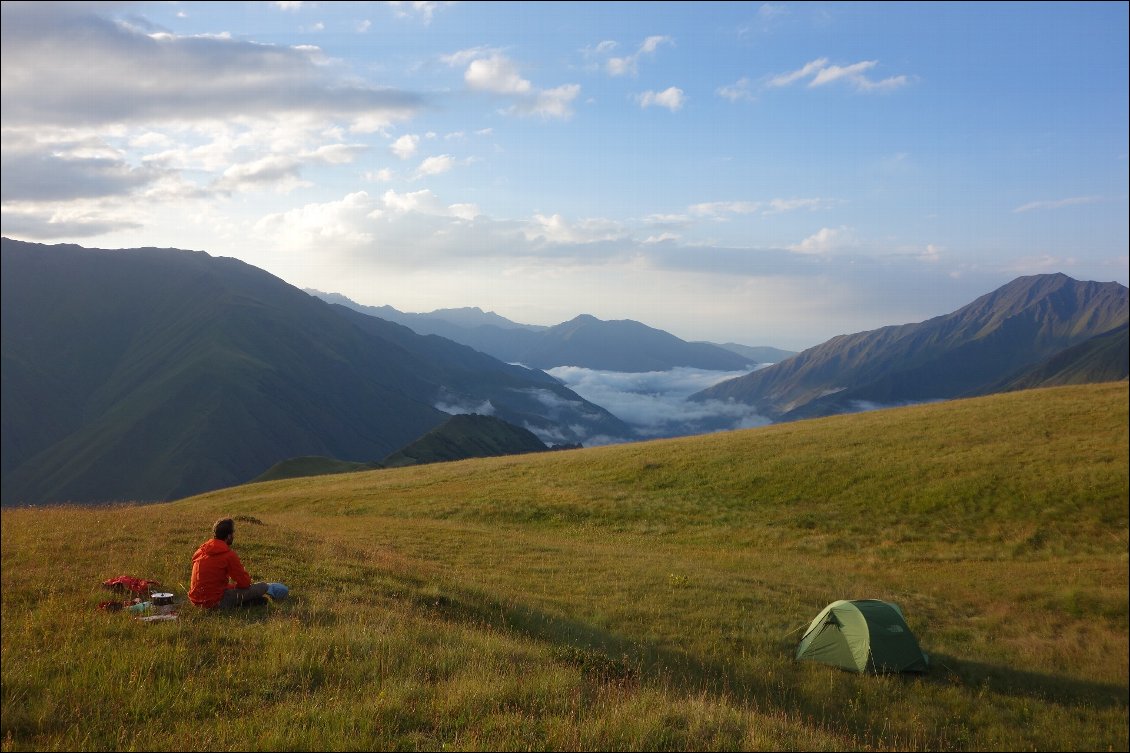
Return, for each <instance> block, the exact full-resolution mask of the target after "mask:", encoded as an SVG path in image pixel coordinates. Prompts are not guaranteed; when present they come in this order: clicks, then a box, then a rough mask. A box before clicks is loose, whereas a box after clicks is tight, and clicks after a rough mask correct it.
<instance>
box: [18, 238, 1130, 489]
mask: <svg viewBox="0 0 1130 753" xmlns="http://www.w3.org/2000/svg"><path fill="white" fill-rule="evenodd" d="M0 283H2V320H0V321H2V333H0V334H2V337H0V356H2V367H3V380H2V390H0V413H2V415H0V435H2V452H0V471H2V477H3V480H2V487H0V495H2V496H0V502H2V503H3V504H20V503H50V502H64V501H70V502H80V503H81V502H106V501H115V500H132V501H156V500H164V499H172V498H178V497H183V496H187V495H190V494H194V493H197V492H202V491H207V490H211V489H215V488H219V487H223V486H230V485H235V484H240V483H244V482H246V481H249V480H252V479H255V478H257V477H259V476H260V475H261V474H263V473H264V470H265V469H271V468H273V467H275V466H276V464H278V463H280V461H285V460H287V459H294V460H293V467H291V468H290V469H289V470H287V471H286V473H287V474H288V475H296V474H294V473H293V471H294V469H295V468H305V469H306V471H304V472H302V473H299V474H297V475H307V472H317V473H321V472H326V469H327V468H328V469H331V470H337V471H341V470H343V469H346V470H348V469H355V468H372V467H379V466H381V465H383V464H385V463H388V462H393V461H394V460H395V463H396V464H400V463H402V462H432V461H433V460H445V459H455V458H459V457H469V456H475V455H476V454H483V453H486V454H500V453H507V452H525V451H539V450H540V449H544V446H545V445H547V444H551V443H552V444H566V445H568V444H574V443H576V442H578V441H580V440H581V439H582V438H584V437H588V436H593V435H604V436H608V437H616V436H619V437H626V436H631V435H632V431H631V429H630V427H628V426H627V425H626V424H625V423H624V422H623V421H621V420H620V419H619V418H617V417H616V416H614V415H612V414H611V413H609V412H608V411H607V410H605V409H604V408H602V407H600V406H598V405H596V404H594V403H592V402H589V401H586V400H584V399H583V398H581V397H580V396H578V395H577V394H576V393H574V392H572V391H571V390H569V389H568V388H566V387H565V386H564V385H562V384H561V383H560V382H559V381H557V380H556V379H554V378H553V377H551V376H549V375H548V374H545V373H544V372H542V371H539V370H537V369H533V368H526V367H524V366H518V365H514V364H513V363H506V362H503V361H502V360H500V359H499V358H496V357H492V356H491V355H488V354H485V353H482V352H478V351H476V350H474V349H472V348H471V347H468V346H466V345H463V344H459V343H457V342H454V341H452V340H450V339H447V338H444V337H440V336H437V335H434V334H432V335H423V334H419V333H417V332H414V331H412V330H411V329H409V328H408V327H406V326H403V325H400V324H397V323H394V322H391V321H387V320H384V319H381V318H378V317H375V316H371V315H368V314H365V313H362V312H360V311H357V310H355V308H354V307H348V306H343V305H338V304H332V303H329V302H327V301H324V300H321V299H319V298H316V297H314V296H312V295H308V294H307V293H304V292H303V291H301V290H299V289H297V288H295V287H293V286H291V285H288V284H287V283H285V282H283V281H282V280H279V279H278V278H276V277H273V276H272V275H270V274H268V273H266V272H264V271H263V270H260V269H257V268H255V267H252V266H250V265H247V264H245V263H243V262H240V261H237V260H234V259H228V258H216V257H212V256H209V255H208V254H206V253H203V252H198V251H197V252H193V251H181V250H177V249H156V248H145V249H127V250H116V251H108V250H102V249H87V248H82V247H79V246H74V245H55V246H47V245H41V244H33V243H25V242H22V241H15V240H10V239H6V238H5V239H3V240H2V241H0ZM1127 308H1128V307H1127V289H1126V287H1125V286H1123V285H1119V284H1117V283H1098V282H1079V281H1076V280H1073V279H1071V278H1070V277H1067V276H1065V275H1058V274H1057V275H1039V276H1034V277H1022V278H1019V279H1017V280H1014V281H1013V282H1011V283H1009V284H1008V285H1005V286H1004V287H1002V288H1000V289H998V290H996V291H993V292H992V293H989V294H987V295H985V296H982V297H981V298H979V299H977V300H976V301H974V302H973V303H971V304H969V305H968V306H965V307H963V308H961V309H959V310H957V311H955V312H953V313H951V314H947V315H944V316H939V317H935V318H933V319H930V320H928V321H925V322H921V323H918V324H904V325H898V326H892V327H884V328H881V329H878V330H873V331H869V332H861V333H857V334H853V335H843V336H840V337H837V338H833V339H832V340H829V341H828V342H826V343H823V344H822V345H818V346H816V347H815V348H810V349H808V350H806V351H804V352H802V353H799V354H797V355H795V356H793V357H791V358H788V359H786V360H783V361H781V362H779V363H776V364H775V365H773V366H770V367H768V368H764V369H761V370H758V371H754V372H752V373H750V374H747V375H746V376H743V377H739V378H737V379H733V380H729V381H726V382H723V383H721V384H719V385H716V386H715V387H712V388H710V389H707V390H704V391H702V392H699V393H697V394H696V395H694V396H693V398H694V399H696V400H708V399H710V400H722V401H728V400H734V401H739V402H743V403H747V404H749V405H752V406H754V407H755V408H756V410H757V411H758V412H759V413H760V414H762V415H764V416H767V417H769V418H771V419H773V420H778V421H781V420H792V419H797V418H806V417H812V416H822V415H829V414H833V413H841V412H848V411H854V410H859V409H861V408H864V407H874V406H876V405H894V404H902V403H908V402H922V401H930V400H941V399H948V398H953V397H962V396H972V395H978V394H986V393H989V392H998V391H1007V390H1013V389H1025V388H1028V387H1034V386H1045V385H1055V384H1072V383H1080V382H1093V381H1108V380H1115V379H1125V378H1126V377H1127V353H1128V350H1130V347H1128V336H1127V332H1128V328H1127V319H1128V316H1127ZM452 311H453V310H441V312H434V314H435V315H434V316H431V318H432V319H433V320H435V321H444V322H446V324H444V325H442V326H453V327H462V328H463V329H465V330H478V331H480V332H485V331H487V330H489V329H492V328H493V329H495V330H497V331H498V332H502V333H510V335H511V336H513V337H515V342H519V341H520V342H519V344H520V347H521V348H522V352H521V354H520V355H521V357H517V355H516V354H511V356H510V357H509V358H508V359H507V360H514V361H523V362H532V363H549V362H550V361H552V362H554V364H555V365H562V364H566V363H568V360H567V359H568V357H569V354H573V355H574V356H575V357H576V359H577V362H580V363H588V364H589V365H588V368H591V369H600V368H603V369H610V370H640V371H646V370H655V369H663V368H672V364H673V363H683V364H686V363H687V361H680V360H679V359H687V358H695V359H697V358H702V359H704V360H699V361H695V362H694V363H697V364H698V365H699V367H700V368H707V366H705V365H703V364H706V363H712V364H715V365H718V364H721V363H723V362H722V361H712V360H710V359H713V358H715V357H717V352H718V351H721V352H722V353H727V351H725V350H724V349H722V348H719V347H717V346H713V345H711V344H703V343H686V342H684V341H681V340H678V338H675V337H674V336H672V335H669V334H668V333H665V332H662V331H661V330H655V329H652V328H650V327H646V326H645V325H642V324H640V323H638V322H631V321H620V322H602V321H600V320H598V319H595V318H594V317H588V316H581V317H577V318H576V319H574V320H572V321H570V322H565V323H562V324H560V325H557V326H556V327H546V328H537V327H531V326H528V325H518V324H515V323H513V322H508V320H505V319H503V318H502V317H498V316H497V315H496V314H489V313H484V312H482V311H480V310H478V309H463V310H458V312H459V314H458V315H455V314H452V313H451V312H452ZM439 314H443V315H444V316H449V317H453V318H454V319H456V320H457V321H461V322H462V324H458V323H456V322H452V321H448V320H446V319H442V317H441V316H439ZM418 316H420V317H422V318H423V319H427V318H429V315H418ZM421 320H422V319H421ZM464 325H467V326H464ZM527 336H529V337H531V338H533V339H529V340H526V339H523V338H526V337H527ZM645 346H647V347H645ZM706 346H709V347H706ZM513 347H515V348H517V347H519V345H514V346H513ZM602 351H603V352H602ZM616 351H620V352H619V353H617V352H616ZM629 354H630V357H628V355H629ZM730 355H734V354H730ZM737 357H739V358H743V363H745V362H746V361H747V360H748V359H744V357H742V356H737ZM540 359H548V360H540ZM562 359H566V360H562ZM584 359H590V360H588V361H585V360H584ZM574 365H575V364H574ZM470 413H477V414H482V415H483V416H485V417H487V418H488V419H489V420H484V421H479V422H475V421H470V420H468V421H454V422H451V421H450V419H451V416H452V415H453V414H470ZM445 422H449V427H448V429H450V431H441V432H439V433H430V432H432V431H433V430H434V429H436V428H437V427H439V426H440V425H441V424H444V423H445ZM499 427H503V428H504V430H502V431H500V430H499ZM527 432H528V433H530V435H531V436H533V438H534V440H536V442H531V441H529V437H528V436H526V433H527ZM504 435H505V436H504ZM539 445H540V447H539ZM398 453H400V454H399V455H397V454H398ZM397 457H398V458H399V459H396V458H397ZM382 461H383V462H382Z"/></svg>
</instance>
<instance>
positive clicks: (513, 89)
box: [447, 47, 581, 133]
mask: <svg viewBox="0 0 1130 753" xmlns="http://www.w3.org/2000/svg"><path fill="white" fill-rule="evenodd" d="M482 55H487V56H486V57H482ZM469 58H475V59H473V60H471V62H470V64H469V65H468V66H467V70H466V71H465V72H464V74H463V80H464V81H465V82H466V84H467V87H468V88H470V89H472V90H474V91H482V92H487V93H490V94H497V95H500V96H504V97H508V98H510V99H511V100H512V101H513V104H512V105H511V106H510V107H507V108H506V109H505V110H504V112H506V113H508V114H515V115H537V116H540V117H542V118H562V119H564V118H568V117H570V116H572V114H573V108H572V103H573V100H575V99H576V98H577V95H578V94H580V92H581V86H580V84H563V85H561V86H558V87H554V88H552V89H540V88H538V87H535V86H534V85H533V84H532V83H530V81H528V80H527V79H524V78H522V76H521V74H520V73H519V72H518V67H517V66H516V65H515V64H514V62H513V61H511V60H510V59H509V58H507V57H506V56H505V55H503V54H502V53H501V52H499V51H498V50H496V49H493V48H486V47H477V48H473V49H469V50H463V51H461V52H458V53H455V54H454V55H452V56H448V58H447V59H450V60H452V61H456V60H466V59H469ZM484 132H485V133H489V130H488V129H484V131H477V132H476V133H484Z"/></svg>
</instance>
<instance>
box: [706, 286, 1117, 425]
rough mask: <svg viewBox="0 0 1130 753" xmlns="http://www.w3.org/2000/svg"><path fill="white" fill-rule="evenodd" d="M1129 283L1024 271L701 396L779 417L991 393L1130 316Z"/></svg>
mask: <svg viewBox="0 0 1130 753" xmlns="http://www.w3.org/2000/svg"><path fill="white" fill-rule="evenodd" d="M1127 311H1128V306H1127V289H1126V287H1125V286H1123V285H1120V284H1118V283H1114V282H1109V283H1098V282H1079V281H1077V280H1073V279H1071V278H1070V277H1067V276H1066V275H1062V274H1054V275H1037V276H1033V277H1021V278H1018V279H1017V280H1014V281H1013V282H1011V283H1009V284H1007V285H1005V286H1003V287H1001V288H999V289H998V290H996V291H994V292H992V293H989V294H988V295H985V296H982V297H981V298H978V299H977V300H976V301H974V302H972V303H970V304H969V305H968V306H965V307H963V308H961V309H959V310H957V311H955V312H953V313H952V314H947V315H944V316H939V317H935V318H933V319H930V320H928V321H925V322H921V323H918V324H904V325H899V326H892V327H883V328H881V329H877V330H872V331H870V332H860V333H857V334H853V335H841V336H840V337H836V338H833V339H831V340H829V341H828V342H826V343H823V344H822V345H818V346H816V347H814V348H810V349H808V350H806V351H804V352H803V353H801V354H799V355H797V356H795V357H793V358H790V359H788V360H787V361H784V362H782V363H778V364H776V365H774V366H771V367H769V368H767V369H763V370H761V371H757V372H754V373H752V374H748V375H746V376H743V377H739V378H737V379H731V380H728V381H725V382H722V383H721V384H718V385H715V386H714V387H711V388H709V389H707V390H704V391H702V392H700V393H697V394H696V395H695V396H693V397H694V398H698V399H704V398H715V399H723V400H725V399H733V400H738V401H741V402H745V403H749V404H751V405H755V406H757V407H758V409H759V412H761V413H763V414H764V415H767V416H770V417H772V418H774V419H778V420H780V419H785V420H788V419H794V418H809V417H814V416H822V415H831V414H835V413H844V412H850V411H852V410H858V409H859V408H860V406H862V405H874V404H888V405H889V404H898V403H906V402H919V401H927V400H937V399H947V398H953V397H959V396H965V395H977V394H985V393H987V392H991V391H993V390H994V389H995V388H996V387H997V386H998V385H1000V384H1001V382H1002V380H1004V379H1006V378H1007V377H1009V376H1010V375H1015V374H1018V373H1020V372H1022V371H1023V370H1024V369H1026V368H1029V367H1032V366H1034V365H1035V364H1037V363H1039V362H1040V361H1042V360H1043V359H1046V358H1049V357H1051V356H1053V355H1055V354H1057V353H1059V352H1061V351H1063V350H1064V349H1066V348H1069V347H1071V346H1074V345H1077V344H1079V343H1082V342H1084V341H1086V340H1088V339H1090V338H1092V337H1095V336H1097V335H1100V334H1102V333H1105V332H1108V331H1109V330H1111V329H1114V328H1116V327H1118V326H1120V325H1122V324H1124V323H1126V321H1127Z"/></svg>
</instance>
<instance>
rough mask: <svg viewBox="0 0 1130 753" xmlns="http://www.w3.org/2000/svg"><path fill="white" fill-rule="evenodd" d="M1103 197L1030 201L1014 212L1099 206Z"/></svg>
mask: <svg viewBox="0 0 1130 753" xmlns="http://www.w3.org/2000/svg"><path fill="white" fill-rule="evenodd" d="M1102 200H1103V199H1102V197H1101V196H1073V197H1071V198H1069V199H1054V200H1051V201H1030V202H1028V203H1027V204H1022V205H1020V206H1018V207H1017V208H1016V209H1013V210H1012V211H1013V212H1015V213H1020V212H1031V211H1033V210H1036V209H1063V208H1064V207H1074V206H1079V205H1080V204H1097V203H1099V202H1100V201H1102Z"/></svg>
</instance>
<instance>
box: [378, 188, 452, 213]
mask: <svg viewBox="0 0 1130 753" xmlns="http://www.w3.org/2000/svg"><path fill="white" fill-rule="evenodd" d="M381 200H382V201H383V202H384V205H385V207H387V208H388V209H390V210H392V211H393V212H396V213H398V214H404V213H406V212H419V213H421V214H434V215H444V214H447V207H445V206H443V204H441V203H440V201H439V199H438V198H437V197H436V195H435V194H434V193H432V192H431V191H429V190H428V189H426V188H424V189H421V190H419V191H412V192H410V193H397V192H396V191H393V190H392V189H389V190H388V191H385V192H384V195H382V196H381Z"/></svg>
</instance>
